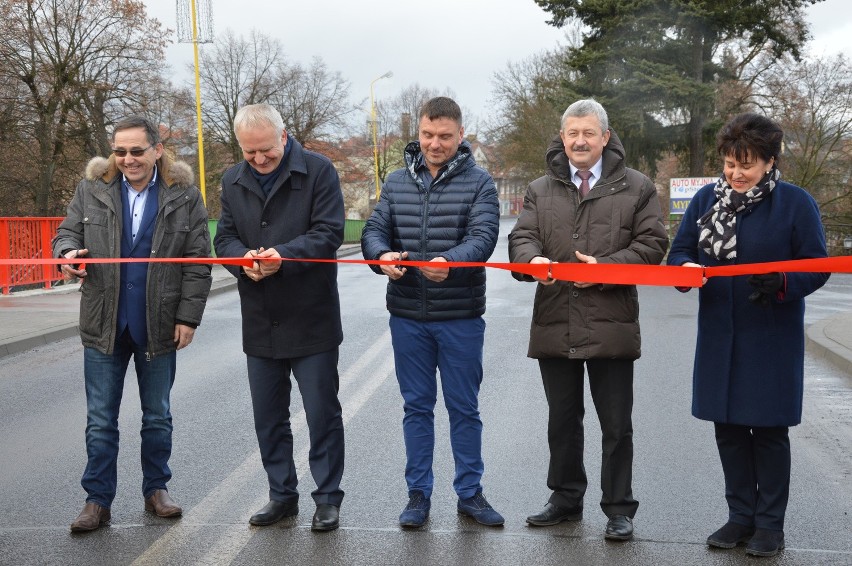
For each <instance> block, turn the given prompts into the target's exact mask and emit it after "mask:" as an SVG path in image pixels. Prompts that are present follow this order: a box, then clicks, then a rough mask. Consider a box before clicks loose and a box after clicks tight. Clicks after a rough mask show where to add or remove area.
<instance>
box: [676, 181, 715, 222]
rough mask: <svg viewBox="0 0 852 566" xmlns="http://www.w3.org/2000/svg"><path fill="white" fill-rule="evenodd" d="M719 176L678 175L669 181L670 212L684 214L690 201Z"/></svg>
mask: <svg viewBox="0 0 852 566" xmlns="http://www.w3.org/2000/svg"><path fill="white" fill-rule="evenodd" d="M717 180H718V177H678V178H675V179H672V180H670V181H669V214H683V213H684V212H686V207H687V206H689V201H691V200H692V197H693V196H695V193H697V192H698V189H700V188H701V187H703V186H704V185H709V184H710V183H715V182H716V181H717Z"/></svg>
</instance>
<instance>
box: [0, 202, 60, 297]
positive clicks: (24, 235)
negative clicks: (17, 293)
mask: <svg viewBox="0 0 852 566" xmlns="http://www.w3.org/2000/svg"><path fill="white" fill-rule="evenodd" d="M62 220H63V218H62V217H47V218H45V217H41V218H34V217H20V218H17V217H14V218H13V217H0V258H3V259H12V258H17V259H40V258H50V257H53V252H52V251H51V248H50V240H51V238H53V235H54V234H56V229H57V228H58V227H59V224H60V223H61V222H62ZM61 279H62V276H61V275H60V274H59V271H57V269H56V266H54V265H11V266H10V265H0V287H2V291H3V294H4V295H8V294H9V293H10V292H11V291H12V289H14V288H16V287H25V288H29V287H32V286H42V287H44V288H45V289H50V288H51V287H52V286H53V284H54V283H55V282H57V281H60V280H61Z"/></svg>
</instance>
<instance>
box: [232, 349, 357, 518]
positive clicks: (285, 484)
mask: <svg viewBox="0 0 852 566" xmlns="http://www.w3.org/2000/svg"><path fill="white" fill-rule="evenodd" d="M337 358H338V350H337V348H335V349H333V350H329V351H328V352H322V353H319V354H314V355H311V356H305V357H302V358H291V359H286V360H275V359H271V358H259V357H255V356H248V379H249V387H250V388H251V404H252V409H253V411H254V428H255V432H256V433H257V443H258V445H259V446H260V457H261V460H262V461H263V468H264V469H265V470H266V475H267V478H268V480H269V499H272V500H275V501H285V502H290V501H296V500H298V498H299V493H298V491H296V486H297V484H298V479H297V477H296V465H295V462H294V461H293V432H292V430H291V428H290V390H291V383H290V372H291V371H292V372H293V376H294V377H295V378H296V381H297V382H298V383H299V391H300V392H301V394H302V406H303V407H304V409H305V417H306V420H307V423H308V435H309V437H310V442H311V447H310V451H309V452H308V463H309V465H310V468H311V475H312V476H313V478H314V482H316V485H317V488H316V490H315V491H313V492H312V493H311V495H312V496H313V499H314V502H315V503H316V504H317V505H319V504H322V503H328V504H331V505H337V506H340V503H341V501H343V491H342V490H341V489H340V480H341V479H342V477H343V453H344V444H343V413H342V410H341V407H340V401H339V400H338V398H337V391H338V389H339V386H340V379H339V376H338V373H337Z"/></svg>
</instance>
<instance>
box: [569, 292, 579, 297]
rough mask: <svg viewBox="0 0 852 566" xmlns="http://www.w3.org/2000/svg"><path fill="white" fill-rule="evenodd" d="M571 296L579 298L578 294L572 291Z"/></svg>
mask: <svg viewBox="0 0 852 566" xmlns="http://www.w3.org/2000/svg"><path fill="white" fill-rule="evenodd" d="M571 296H572V297H579V296H580V293H578V292H577V291H574V292H573V293H571Z"/></svg>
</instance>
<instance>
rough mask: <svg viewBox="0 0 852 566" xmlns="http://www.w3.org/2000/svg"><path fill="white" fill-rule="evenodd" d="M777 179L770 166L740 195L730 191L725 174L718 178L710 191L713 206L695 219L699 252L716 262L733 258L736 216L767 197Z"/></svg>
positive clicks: (775, 169) (778, 174) (776, 174)
mask: <svg viewBox="0 0 852 566" xmlns="http://www.w3.org/2000/svg"><path fill="white" fill-rule="evenodd" d="M780 178H781V172H780V171H779V170H778V168H777V167H774V166H773V167H772V169H770V170H769V172H768V173H766V174H765V175H764V176H763V178H762V179H761V180H760V181H759V182H758V183H757V185H755V186H754V187H752V188H751V189H749V190H748V191H746V192H745V193H739V192H737V191H735V190H734V189H732V188H731V185H729V184H728V182H727V181H726V180H725V175H724V174H723V175H722V176H721V177H719V181H718V182H717V183H716V188H715V189H713V192H714V193H715V194H716V199H717V200H716V204H714V205H713V208H711V209H710V210H708V211H707V212H706V213H705V214H704V216H702V217H701V218H699V219H698V228H699V230H700V233H699V235H698V247H699V249H702V250H704V251H705V252H707V253H708V254H709V255H711V256H713V257H715V258H716V259H721V260H733V259H736V258H737V213H738V212H740V211H741V210H745V209H746V208H748V207H749V206H751V205H753V204H757V203H759V202H760V201H762V200H763V199H765V198H766V197H767V196H769V193H771V192H772V190H773V189H774V188H775V184H776V183H777V182H778V180H779V179H780Z"/></svg>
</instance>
